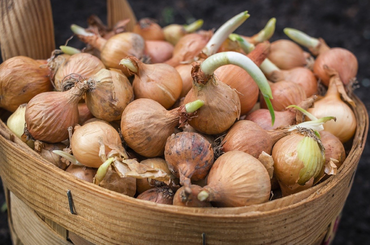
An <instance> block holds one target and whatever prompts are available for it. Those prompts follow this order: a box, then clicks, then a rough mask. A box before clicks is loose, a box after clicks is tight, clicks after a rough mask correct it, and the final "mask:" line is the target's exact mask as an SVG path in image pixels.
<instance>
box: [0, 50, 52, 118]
mask: <svg viewBox="0 0 370 245" xmlns="http://www.w3.org/2000/svg"><path fill="white" fill-rule="evenodd" d="M52 88H53V86H52V84H51V82H50V79H49V69H48V67H47V65H42V64H41V63H40V62H39V61H37V60H34V59H31V58H28V57H25V56H15V57H12V58H10V59H7V60H5V61H4V62H3V63H2V64H1V65H0V107H1V108H4V109H5V110H8V111H10V112H14V111H15V110H16V109H17V108H18V107H19V106H20V105H21V104H24V103H28V101H30V100H31V99H32V98H33V97H34V96H35V95H37V94H39V93H42V92H47V91H51V90H52Z"/></svg>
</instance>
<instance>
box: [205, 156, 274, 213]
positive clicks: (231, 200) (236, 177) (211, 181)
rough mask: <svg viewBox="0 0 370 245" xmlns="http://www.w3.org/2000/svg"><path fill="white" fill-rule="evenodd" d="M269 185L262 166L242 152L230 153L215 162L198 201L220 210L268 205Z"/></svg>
mask: <svg viewBox="0 0 370 245" xmlns="http://www.w3.org/2000/svg"><path fill="white" fill-rule="evenodd" d="M270 192H271V181H270V176H269V173H268V172H267V169H266V168H265V166H264V165H263V164H262V163H261V162H260V161H259V160H258V159H256V158H254V157H252V156H251V155H249V154H248V153H245V152H242V151H229V152H226V153H225V154H223V155H221V156H220V157H219V158H217V160H216V161H215V162H214V164H213V166H212V168H211V169H210V171H209V174H208V176H207V185H206V186H204V187H203V189H202V191H201V192H200V193H199V194H198V199H199V200H200V201H208V202H211V203H212V204H214V205H215V206H219V207H242V206H248V205H252V204H260V203H264V202H267V201H268V200H269V198H270Z"/></svg>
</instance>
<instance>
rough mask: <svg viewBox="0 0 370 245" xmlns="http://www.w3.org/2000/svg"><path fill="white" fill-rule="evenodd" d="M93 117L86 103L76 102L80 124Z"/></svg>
mask: <svg viewBox="0 0 370 245" xmlns="http://www.w3.org/2000/svg"><path fill="white" fill-rule="evenodd" d="M92 118H94V116H93V114H91V112H90V110H89V108H88V107H87V105H86V103H85V102H83V103H78V124H80V125H82V124H85V122H86V121H88V120H90V119H92Z"/></svg>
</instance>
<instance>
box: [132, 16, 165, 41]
mask: <svg viewBox="0 0 370 245" xmlns="http://www.w3.org/2000/svg"><path fill="white" fill-rule="evenodd" d="M133 32H134V33H137V34H139V35H140V36H142V37H143V38H144V39H145V40H165V38H164V33H163V30H162V27H161V26H160V25H158V23H156V22H155V20H153V19H150V18H142V19H140V20H139V21H138V22H137V23H136V24H135V25H134V28H133Z"/></svg>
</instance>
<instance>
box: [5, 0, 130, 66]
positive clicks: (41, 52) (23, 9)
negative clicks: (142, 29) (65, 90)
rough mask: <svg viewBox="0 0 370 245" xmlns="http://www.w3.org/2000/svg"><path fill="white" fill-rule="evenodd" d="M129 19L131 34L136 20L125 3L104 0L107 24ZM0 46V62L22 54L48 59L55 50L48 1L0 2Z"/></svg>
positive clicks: (21, 0)
mask: <svg viewBox="0 0 370 245" xmlns="http://www.w3.org/2000/svg"><path fill="white" fill-rule="evenodd" d="M128 18H129V19H130V20H131V21H130V22H129V23H128V25H127V30H128V31H132V29H133V26H134V25H135V23H136V17H135V14H134V13H133V11H132V9H131V6H130V4H129V3H128V2H127V1H126V0H107V19H108V20H107V21H108V25H109V26H113V25H114V24H115V23H116V22H117V21H119V20H122V19H128ZM0 21H1V25H0V33H1V35H0V46H1V55H2V59H3V60H6V59H9V58H11V57H13V56H18V55H24V56H28V57H31V58H34V59H47V58H49V57H50V55H51V52H52V51H53V50H54V49H55V37H54V24H53V15H52V9H51V3H50V0H1V1H0Z"/></svg>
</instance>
